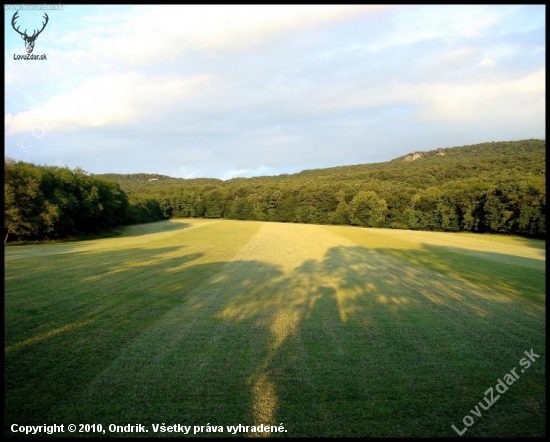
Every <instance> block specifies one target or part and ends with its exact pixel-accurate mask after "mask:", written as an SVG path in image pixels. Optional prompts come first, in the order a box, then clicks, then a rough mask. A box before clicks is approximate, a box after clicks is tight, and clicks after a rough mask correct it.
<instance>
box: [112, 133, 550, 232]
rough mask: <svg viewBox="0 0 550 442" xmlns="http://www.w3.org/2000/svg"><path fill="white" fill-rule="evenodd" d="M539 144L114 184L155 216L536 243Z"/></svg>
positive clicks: (541, 195) (541, 178) (540, 196)
mask: <svg viewBox="0 0 550 442" xmlns="http://www.w3.org/2000/svg"><path fill="white" fill-rule="evenodd" d="M545 147H546V142H545V140H523V141H510V142H491V143H483V144H477V145H471V146H462V147H453V148H438V149H435V150H431V151H424V152H420V151H418V152H410V153H409V154H407V155H404V156H402V157H399V158H395V159H394V160H391V161H387V162H383V163H375V164H360V165H354V166H340V167H332V168H326V169H314V170H304V171H302V172H300V173H296V174H289V175H279V176H264V177H254V178H234V179H231V180H228V181H221V180H216V179H207V178H203V179H192V180H188V179H178V178H168V177H161V176H156V175H144V174H133V175H126V176H118V178H117V182H118V183H119V184H120V185H121V187H122V189H123V190H125V191H126V192H127V193H128V195H129V197H130V200H131V201H134V202H136V204H138V205H139V204H145V201H149V203H148V204H149V207H152V201H154V202H156V203H158V210H157V211H156V213H155V214H154V215H151V216H153V217H161V216H162V217H165V218H170V217H206V218H232V219H255V220H268V221H282V222H302V223H327V224H351V225H359V226H369V227H390V228H401V229H422V230H442V231H461V230H465V231H474V232H502V233H518V234H525V235H532V236H539V237H540V236H544V235H545V231H546V227H545V213H546V212H545V210H546V188H545V164H546V153H545ZM111 177H115V176H113V175H111ZM151 178H158V179H157V180H151ZM143 221H146V219H143Z"/></svg>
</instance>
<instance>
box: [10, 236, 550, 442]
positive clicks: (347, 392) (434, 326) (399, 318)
mask: <svg viewBox="0 0 550 442" xmlns="http://www.w3.org/2000/svg"><path fill="white" fill-rule="evenodd" d="M135 251H136V250H134V252H135ZM126 252H127V251H120V252H117V251H114V252H113V251H110V252H102V253H88V254H86V255H82V259H83V263H79V264H78V266H79V267H76V268H72V270H71V271H67V272H66V273H63V274H62V277H64V278H67V279H66V280H65V290H66V291H67V293H66V294H65V295H63V294H61V295H60V294H57V296H58V297H57V298H56V302H54V303H52V302H50V303H47V302H45V303H44V305H43V306H42V307H43V308H46V309H48V308H49V309H50V310H49V313H48V314H50V315H51V318H50V320H52V321H53V320H55V317H54V316H55V313H56V312H57V313H58V312H59V305H57V306H56V305H55V303H64V304H66V307H65V308H64V309H63V311H65V312H69V313H67V314H66V315H65V316H64V320H65V322H66V323H69V324H79V323H80V322H79V321H82V320H83V319H86V318H87V319H91V320H92V321H91V322H89V323H86V324H84V325H81V326H78V327H75V328H73V329H69V330H67V332H66V333H65V332H61V333H60V334H58V335H54V336H50V337H49V338H47V339H45V340H43V341H40V342H33V343H30V344H29V345H27V346H26V347H25V352H23V351H22V348H21V349H15V350H13V351H12V352H10V353H9V354H8V356H9V358H8V359H7V364H6V368H7V375H6V376H7V377H6V379H7V380H8V381H7V390H6V391H7V393H8V394H7V401H6V404H7V407H6V409H7V413H6V416H7V419H6V422H7V423H10V422H20V423H21V424H27V425H28V424H37V425H38V424H42V423H43V422H56V421H59V422H61V421H63V422H69V421H72V422H98V423H99V422H101V423H103V425H104V426H106V425H108V424H110V423H116V424H117V425H125V424H126V423H130V422H131V423H143V424H145V425H149V431H150V433H146V434H145V435H147V436H151V434H152V433H151V431H152V430H151V427H150V425H151V424H154V423H157V424H158V423H162V422H165V423H166V424H167V425H171V424H173V423H180V424H182V425H192V426H195V425H206V424H210V425H212V426H218V425H223V426H224V430H225V426H227V425H238V424H243V425H255V424H257V425H259V424H270V425H278V424H280V423H283V424H284V426H285V428H286V429H287V431H288V432H287V433H283V434H281V435H284V436H287V435H288V436H294V437H296V436H298V437H299V436H449V435H454V432H453V430H452V429H451V425H452V424H453V423H456V424H458V423H460V421H461V419H462V417H463V416H464V415H466V414H467V413H468V410H470V408H471V407H472V406H473V404H476V403H477V402H478V401H479V400H481V399H482V395H483V392H484V391H485V390H486V389H487V388H489V387H490V386H492V385H494V384H495V382H496V379H497V378H498V377H499V376H502V374H503V373H505V372H507V371H509V370H510V369H511V368H512V367H514V366H515V365H516V364H517V361H518V358H519V357H521V356H522V353H523V351H524V350H528V349H530V348H531V347H534V348H535V349H536V350H539V349H540V351H541V353H542V350H543V349H544V346H545V337H544V303H543V302H542V303H541V296H543V293H544V292H542V294H541V293H540V290H541V289H542V288H543V284H542V283H541V282H540V279H541V277H542V276H543V274H541V273H540V272H538V273H533V275H531V277H529V278H528V279H532V281H531V282H529V281H527V282H525V281H522V276H523V275H524V274H523V273H522V272H519V273H511V274H510V269H509V268H506V267H505V268H504V270H502V269H500V270H499V269H494V268H492V267H491V265H489V261H491V260H489V261H488V260H484V258H483V257H482V256H479V257H477V258H476V259H477V261H476V260H474V261H472V260H471V259H470V258H468V259H465V260H463V261H460V260H459V259H458V258H459V256H458V255H457V254H458V252H457V254H453V253H450V251H449V250H448V249H443V248H438V247H434V246H424V247H423V248H422V249H420V250H415V251H410V250H402V249H377V250H369V249H366V248H363V247H332V248H330V249H328V250H327V252H326V253H325V255H324V257H323V258H322V259H321V260H313V259H311V260H306V261H304V262H302V263H301V264H300V265H299V266H298V267H296V268H295V269H294V270H293V271H292V272H285V271H284V270H283V269H282V268H280V267H278V266H276V265H271V264H268V263H265V262H261V261H254V260H234V261H219V262H208V263H202V262H200V259H201V258H202V255H201V254H199V253H196V254H191V253H189V254H187V255H183V256H179V255H178V256H177V257H170V256H171V255H172V254H179V252H181V250H180V249H179V247H167V248H159V249H146V250H145V249H144V250H143V251H139V252H140V253H141V252H143V254H144V259H145V260H146V262H149V265H144V266H140V265H128V264H129V263H125V262H124V255H123V253H126ZM131 255H132V256H135V255H136V253H131ZM90 260H93V262H94V263H96V264H95V265H94V267H95V266H96V265H97V266H98V267H97V268H96V270H94V271H95V272H98V274H99V275H103V277H102V278H99V279H94V275H93V272H92V271H91V270H90V271H88V270H86V269H87V268H88V267H87V266H86V262H88V264H89V263H90V262H91V261H90ZM62 262H63V261H61V263H62ZM491 262H495V260H492V261H491ZM117 263H118V264H117ZM59 264H60V262H58V263H57V264H56V265H59ZM492 265H494V264H492ZM51 270H52V272H53V270H54V269H53V268H52V269H51ZM71 275H73V276H71ZM498 275H500V276H501V277H502V278H501V279H500V280H499V281H498V283H495V282H492V281H493V279H492V278H494V277H495V276H498ZM71 278H72V279H71ZM123 281H128V282H131V284H127V285H124V284H121V283H122V282H123ZM541 284H542V285H541ZM71 290H74V291H75V292H74V293H73V294H72V295H69V294H68V293H69V292H70V291H71ZM90 298H91V299H93V301H90ZM28 316H29V313H28V312H27V313H25V314H23V315H22V319H24V318H25V317H28ZM60 325H61V324H60ZM19 333H20V334H21V331H19ZM31 338H32V336H31ZM539 362H540V364H539V365H535V366H534V368H533V369H531V370H532V371H530V372H529V377H530V378H529V377H527V376H526V379H525V382H523V383H521V384H519V383H518V385H514V386H513V388H514V394H513V395H512V394H508V396H507V397H506V400H505V401H504V400H502V402H499V407H500V408H499V410H500V411H499V412H495V414H494V415H493V416H492V417H491V416H490V414H489V413H488V417H489V418H488V419H487V420H486V421H480V422H476V426H475V427H472V428H471V429H470V430H469V435H482V436H483V435H505V434H506V435H539V436H540V435H541V434H543V433H544V429H545V427H544V419H545V416H544V412H543V411H542V410H544V407H543V404H544V362H543V361H537V363H539ZM541 379H542V382H541ZM522 380H523V379H522ZM519 407H522V409H524V410H528V412H529V413H530V414H529V415H528V416H527V417H526V416H525V415H521V416H519V415H518V414H517V413H516V411H517V409H518V408H519ZM492 411H493V410H491V412H492ZM132 435H133V436H135V435H137V434H132ZM177 435H178V436H181V434H177ZM199 435H201V436H212V435H213V434H208V433H201V434H199ZM223 435H228V433H227V432H224V433H223ZM271 435H272V436H275V435H278V434H277V433H272V434H271Z"/></svg>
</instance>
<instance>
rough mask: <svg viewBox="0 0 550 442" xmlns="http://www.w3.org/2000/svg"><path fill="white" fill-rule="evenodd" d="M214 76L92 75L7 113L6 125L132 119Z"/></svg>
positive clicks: (21, 128) (13, 128)
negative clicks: (33, 104)
mask: <svg viewBox="0 0 550 442" xmlns="http://www.w3.org/2000/svg"><path fill="white" fill-rule="evenodd" d="M213 78H214V77H213V76H212V75H199V76H195V77H190V78H157V79H154V78H148V77H147V76H145V75H143V74H137V73H132V74H125V75H121V74H115V75H105V76H99V77H94V78H91V79H89V80H87V81H85V82H84V83H83V84H82V85H81V86H79V87H78V88H77V89H75V90H73V91H71V92H69V93H66V94H61V95H57V96H55V97H54V98H52V99H50V100H48V101H47V102H46V103H44V104H43V105H40V106H37V107H35V108H33V109H32V110H30V111H24V112H19V113H17V114H15V115H12V114H9V113H8V114H7V115H6V116H5V129H6V132H7V133H8V134H10V135H12V134H17V133H23V132H26V131H32V130H33V129H35V128H37V127H44V126H45V127H46V128H47V129H48V130H70V129H77V128H86V127H102V126H108V125H113V124H123V123H131V122H135V121H136V120H137V119H141V118H144V117H145V116H147V115H149V113H151V112H153V111H155V110H159V109H162V108H167V107H169V106H170V103H171V102H173V101H174V100H176V99H178V98H180V97H181V96H183V95H192V94H193V93H194V92H195V90H196V89H198V88H200V87H201V86H202V85H204V84H205V83H207V82H209V81H211V80H212V79H213Z"/></svg>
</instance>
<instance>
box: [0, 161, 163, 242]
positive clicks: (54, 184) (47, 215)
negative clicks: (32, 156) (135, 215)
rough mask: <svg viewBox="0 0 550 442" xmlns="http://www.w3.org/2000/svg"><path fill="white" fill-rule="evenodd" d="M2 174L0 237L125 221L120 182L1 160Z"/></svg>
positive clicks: (87, 230)
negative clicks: (1, 229) (0, 225)
mask: <svg viewBox="0 0 550 442" xmlns="http://www.w3.org/2000/svg"><path fill="white" fill-rule="evenodd" d="M4 176H5V178H4V195H5V202H4V213H5V218H4V223H5V231H6V237H5V240H7V239H19V240H21V239H24V240H36V239H49V238H52V239H53V238H66V237H70V236H79V235H86V234H95V233H100V232H103V231H106V230H109V229H112V228H114V227H116V226H118V225H121V224H123V223H125V222H127V221H128V220H129V219H128V208H129V204H128V198H127V196H126V194H125V193H124V192H123V191H122V189H121V188H120V185H119V184H117V183H116V182H113V181H108V180H106V179H104V178H101V177H95V176H89V175H88V174H86V173H85V172H84V171H83V170H81V169H75V170H70V169H68V168H61V167H46V166H36V165H34V164H29V163H25V162H22V161H20V162H17V163H15V162H13V161H10V160H6V161H5V162H4ZM157 216H158V214H156V213H155V217H152V218H151V219H147V221H151V220H153V219H156V217H157ZM130 220H131V221H134V219H131V218H130Z"/></svg>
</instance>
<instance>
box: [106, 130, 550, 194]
mask: <svg viewBox="0 0 550 442" xmlns="http://www.w3.org/2000/svg"><path fill="white" fill-rule="evenodd" d="M545 146H546V142H545V141H544V140H525V141H510V142H492V143H483V144H476V145H471V146H461V147H451V148H439V149H435V150H430V151H416V152H411V153H409V154H407V155H403V156H401V157H398V158H395V159H393V160H391V161H387V162H383V163H372V164H359V165H353V166H337V167H331V168H326V169H311V170H304V171H302V172H299V173H296V174H291V175H289V174H284V175H278V176H263V177H254V178H234V179H231V180H228V181H225V182H224V181H222V180H219V179H216V178H193V179H183V178H173V177H169V176H165V175H159V174H145V173H134V174H114V173H111V174H101V175H97V176H101V177H104V178H108V179H112V180H114V181H116V182H118V183H119V184H120V185H121V187H122V188H123V189H124V190H130V191H132V190H134V189H136V188H139V189H140V191H141V190H142V189H156V190H158V189H161V188H164V187H171V186H172V185H178V186H195V185H215V186H222V187H223V186H224V185H225V186H228V185H229V187H230V185H231V184H232V183H235V182H238V183H239V184H241V185H247V184H253V185H255V186H256V185H261V184H262V183H269V184H273V183H285V184H292V183H296V184H299V185H301V184H303V183H304V182H308V181H310V180H312V179H320V180H322V181H324V180H327V179H329V180H336V181H338V182H340V181H345V182H353V181H357V182H359V181H365V180H366V181H370V180H383V181H394V182H396V183H397V182H399V183H402V184H405V183H406V184H410V185H413V186H414V187H416V188H426V187H430V186H433V185H434V184H442V183H443V182H447V181H455V180H470V179H473V180H480V179H482V178H483V179H489V180H491V179H493V178H495V177H499V178H500V177H504V176H507V177H508V179H509V178H511V176H510V175H512V176H513V177H515V178H518V179H520V178H522V176H523V177H525V175H526V174H527V175H534V176H541V177H543V176H544V174H545V161H546V154H545ZM497 179H498V178H497Z"/></svg>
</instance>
